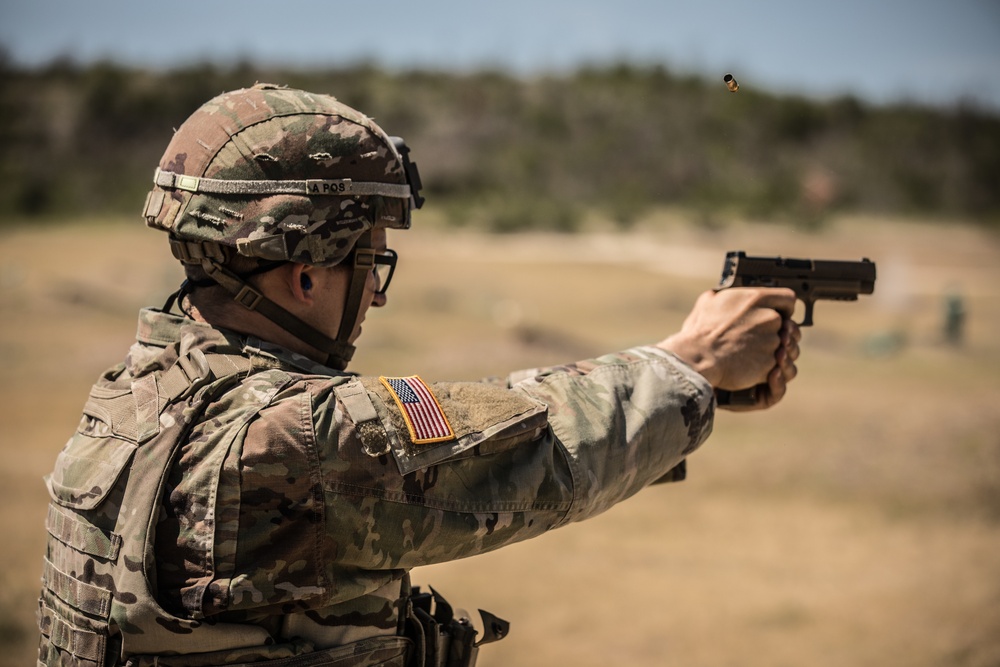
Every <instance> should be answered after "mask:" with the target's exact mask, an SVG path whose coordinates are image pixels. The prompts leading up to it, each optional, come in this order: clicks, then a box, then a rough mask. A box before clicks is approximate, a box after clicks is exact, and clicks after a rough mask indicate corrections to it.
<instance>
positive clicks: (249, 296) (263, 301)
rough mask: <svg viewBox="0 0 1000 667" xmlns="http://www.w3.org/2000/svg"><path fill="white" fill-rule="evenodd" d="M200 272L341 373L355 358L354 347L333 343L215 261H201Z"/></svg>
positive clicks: (345, 343) (342, 341)
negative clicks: (307, 346) (323, 355)
mask: <svg viewBox="0 0 1000 667" xmlns="http://www.w3.org/2000/svg"><path fill="white" fill-rule="evenodd" d="M201 268H202V270H204V271H205V273H206V274H208V276H209V277H210V278H211V279H212V280H214V281H215V282H217V283H218V284H219V285H221V286H222V287H223V289H225V290H226V291H227V292H229V293H230V294H232V295H233V300H234V301H235V302H236V303H238V304H240V305H241V306H243V307H244V308H246V309H247V310H252V311H253V312H255V313H260V314H261V315H263V316H264V317H266V318H267V319H269V320H271V321H272V322H274V323H275V324H277V325H278V326H279V327H281V328H282V329H284V330H285V331H287V332H288V333H290V334H292V335H293V336H295V337H296V338H298V339H299V340H301V341H302V342H304V343H307V344H308V345H310V346H312V347H314V348H316V349H317V350H319V351H320V352H325V353H326V355H327V356H326V360H325V361H324V363H325V364H326V365H327V366H329V367H330V368H336V369H337V370H339V371H342V370H344V369H346V368H347V364H348V362H349V361H350V360H351V357H353V356H354V346H353V345H351V344H350V343H348V342H347V341H346V340H340V339H339V337H338V340H334V339H332V338H330V337H329V336H327V335H326V334H324V333H322V332H320V331H319V330H317V329H316V328H314V327H313V326H311V325H309V324H306V323H305V322H304V321H302V320H300V319H299V318H298V317H296V316H295V315H293V314H292V313H290V312H288V311H287V310H285V309H284V308H282V307H281V306H279V305H278V304H276V303H275V302H274V301H271V300H270V299H268V298H267V297H266V296H264V295H263V294H261V293H260V292H259V291H257V290H256V289H254V288H253V287H252V286H251V285H250V284H249V283H247V282H246V281H245V280H243V278H240V277H239V276H237V275H236V274H235V273H232V272H231V271H229V270H228V269H226V268H224V267H223V266H222V265H220V264H218V263H217V262H215V261H214V260H212V259H208V258H204V259H202V260H201Z"/></svg>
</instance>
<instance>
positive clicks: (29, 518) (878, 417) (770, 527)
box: [0, 213, 1000, 667]
mask: <svg viewBox="0 0 1000 667" xmlns="http://www.w3.org/2000/svg"><path fill="white" fill-rule="evenodd" d="M423 220H424V218H418V221H417V225H418V227H419V226H421V223H422V222H423ZM424 226H425V227H427V228H426V229H422V230H415V231H413V232H411V233H405V234H396V235H395V236H393V237H391V239H390V243H391V244H392V245H393V246H394V247H396V248H397V249H398V250H399V252H400V256H401V259H400V266H399V270H398V272H397V277H396V279H395V283H394V285H393V289H392V290H391V291H390V296H389V302H390V303H389V307H388V308H385V309H383V310H380V311H376V312H374V313H372V314H370V315H369V317H368V320H367V322H366V325H365V327H366V330H367V331H366V333H365V335H364V336H363V337H362V339H361V343H362V345H361V350H360V351H359V355H358V358H357V361H356V364H355V368H354V369H355V370H357V371H360V372H363V373H378V374H387V375H389V374H411V373H420V374H421V375H423V376H424V377H425V378H426V379H444V378H448V379H474V378H477V377H482V376H486V375H499V374H504V373H506V372H507V371H509V370H513V369H515V368H522V367H529V366H537V365H543V364H551V363H558V362H563V361H570V360H573V359H576V358H582V357H586V356H589V355H592V354H596V353H599V352H604V351H610V350H612V349H618V348H622V347H626V346H629V345H633V344H638V343H644V342H652V341H655V340H658V339H659V338H662V337H664V336H666V335H667V334H668V333H670V332H671V331H673V330H674V329H675V328H676V327H677V326H679V324H680V322H681V321H682V319H683V317H684V315H685V314H686V311H687V308H688V307H689V306H690V304H691V303H692V302H693V300H694V298H695V296H696V295H697V294H698V292H700V291H701V290H703V289H707V288H709V287H711V286H712V285H714V283H715V281H716V280H717V278H718V272H719V269H720V268H721V265H722V258H723V255H724V253H725V251H726V250H730V249H744V250H747V251H748V252H750V253H752V254H783V255H786V256H813V257H820V258H830V259H860V258H861V257H862V256H867V257H870V258H872V259H873V260H875V261H876V262H877V263H878V269H879V282H878V285H877V287H876V294H875V295H873V296H872V297H867V298H863V299H862V300H861V301H859V302H858V303H856V304H841V303H821V304H819V305H818V306H817V311H816V323H817V326H816V327H814V328H813V329H810V330H808V331H806V335H805V340H804V343H803V357H802V359H801V362H800V364H799V367H800V371H801V372H800V377H799V379H797V380H796V381H795V383H794V384H793V385H792V386H791V389H790V392H789V395H788V396H787V397H786V399H785V401H784V402H783V403H782V404H781V405H779V406H778V407H777V408H775V409H774V410H771V411H769V412H766V413H761V414H752V415H737V414H732V413H722V414H720V416H719V418H718V420H717V423H716V433H715V435H714V436H713V438H712V439H710V441H709V442H708V443H707V444H706V445H705V446H704V447H703V449H702V450H700V451H699V452H697V453H696V454H695V455H694V456H693V457H692V459H691V461H690V462H689V479H688V480H687V481H686V482H684V483H683V484H679V485H666V486H660V487H655V488H652V489H647V490H646V491H644V492H642V493H640V494H639V495H638V496H636V497H635V498H632V499H631V500H629V501H628V502H626V503H623V504H622V505H619V506H618V507H616V508H614V509H612V510H611V511H609V512H607V513H606V514H604V515H602V516H601V517H598V518H596V519H594V520H592V521H590V522H586V523H582V524H578V525H574V526H570V527H568V528H565V529H563V530H560V531H556V532H554V533H552V534H550V535H548V536H545V537H543V538H541V539H538V540H535V541H533V542H530V543H525V544H521V545H516V546H514V547H511V548H508V549H506V550H502V551H500V552H498V553H495V554H491V555H489V556H484V557H480V558H474V559H470V560H468V561H463V562H458V563H452V564H448V565H443V566H436V567H433V568H427V569H425V570H423V571H418V572H417V573H416V579H417V581H418V583H432V584H433V585H434V586H435V588H437V589H438V590H440V591H442V592H444V593H445V594H446V595H448V597H449V598H450V599H452V601H453V602H454V603H456V604H458V606H461V607H466V608H470V609H472V608H474V607H476V606H480V607H483V608H485V609H489V610H491V611H493V612H495V613H497V614H499V615H501V616H504V617H506V618H508V619H510V620H511V621H512V623H513V627H512V633H511V635H510V637H509V638H508V639H506V640H504V641H503V642H501V643H500V644H497V645H495V646H493V647H488V648H487V649H484V650H483V656H482V659H481V663H480V664H482V665H485V666H486V667H489V666H490V665H525V666H529V665H532V666H534V665H538V666H541V665H578V666H581V667H589V666H595V667H596V666H598V665H600V666H605V665H620V664H628V665H688V666H699V667H723V666H729V665H740V666H747V667H754V666H761V667H763V666H768V667H773V666H783V665H788V666H799V665H810V666H816V667H824V666H838V667H839V666H844V665H850V666H852V667H853V666H859V667H863V666H879V667H886V666H896V665H898V666H904V665H905V666H906V667H921V666H928V667H929V666H940V665H955V666H968V667H973V666H975V667H986V666H996V665H1000V336H998V335H997V331H998V330H1000V239H998V238H997V236H996V235H991V234H989V233H987V232H985V231H983V230H982V229H978V228H975V227H969V226H963V225H959V224H957V223H955V224H948V223H944V222H941V223H938V224H934V225H932V224H928V223H920V222H912V221H911V222H904V221H886V220H876V219H861V218H857V219H843V220H837V221H835V222H833V223H831V225H829V227H828V228H826V229H825V230H824V231H822V232H819V233H812V234H805V233H797V232H794V231H792V230H790V229H788V228H784V227H780V228H779V227H768V226H764V225H743V224H736V223H733V224H731V225H728V226H726V227H725V228H723V229H720V230H715V231H711V230H707V229H700V228H695V227H691V226H689V225H685V224H683V223H682V222H680V221H679V220H676V219H674V217H673V216H672V214H669V213H663V214H662V215H661V216H658V217H657V218H656V219H653V220H650V221H648V223H646V224H643V225H641V226H640V227H639V228H637V229H635V230H633V231H631V232H629V233H627V234H612V233H611V232H608V231H600V229H599V228H598V229H596V230H595V231H592V232H590V233H586V234H580V235H575V236H549V235H517V236H502V237H495V236H493V237H487V236H481V235H477V234H475V233H472V232H458V233H456V232H446V231H445V230H443V229H442V228H441V227H440V226H438V225H435V224H427V225H424ZM598 227H599V226H598ZM178 276H179V269H178V268H177V267H176V266H175V265H174V263H173V261H172V260H171V259H170V258H169V252H168V251H167V248H166V242H165V238H164V237H163V236H162V235H160V234H158V233H155V232H152V231H148V230H145V229H143V228H142V225H141V224H138V223H136V224H127V223H121V222H115V223H100V224H99V223H85V222H79V223H75V224H72V225H66V226H51V225H47V226H42V227H31V226H21V227H17V228H13V229H7V230H5V231H3V232H2V233H0V422H2V429H0V455H2V460H3V464H2V466H0V526H2V535H3V540H2V547H0V553H2V554H3V563H4V567H3V568H2V569H0V644H2V645H3V646H4V647H5V649H6V650H4V651H2V652H0V665H23V664H31V662H32V660H33V658H32V654H33V650H34V649H33V647H34V644H35V642H36V635H35V631H34V597H35V594H36V588H37V582H38V577H39V575H40V571H41V567H40V566H41V553H42V548H43V533H44V528H43V518H44V511H45V502H46V495H45V491H44V487H43V485H42V481H41V477H42V475H44V474H45V473H46V472H47V471H48V470H49V467H50V466H51V464H52V462H53V460H54V458H55V456H56V453H57V452H58V451H59V449H60V447H61V446H62V444H63V442H64V441H65V440H66V438H67V437H68V436H69V434H70V433H71V431H72V429H73V428H74V427H75V425H76V422H77V419H78V414H79V412H78V411H79V409H80V407H81V404H82V400H83V398H84V396H85V392H86V390H87V388H88V386H89V384H90V383H91V382H92V381H93V380H94V378H96V376H97V375H98V373H99V372H100V371H101V370H102V369H103V368H104V367H106V366H108V365H110V364H112V363H115V362H117V361H118V360H119V359H120V358H121V357H122V355H123V354H124V352H125V350H126V348H127V346H128V345H129V344H130V342H131V339H132V334H133V332H134V322H135V313H136V311H137V309H138V308H139V307H140V306H142V305H146V304H156V305H158V304H159V303H162V301H163V299H164V298H165V297H166V295H167V294H168V293H169V292H170V291H172V289H173V288H174V286H175V285H176V283H178V282H179V277H178ZM953 290H958V291H960V293H961V294H962V295H963V298H964V302H965V305H966V308H967V312H968V319H967V328H966V336H965V341H964V343H963V344H962V345H961V346H952V345H947V344H945V343H944V341H943V337H942V334H941V323H942V313H943V300H944V296H945V294H947V293H949V292H950V291H953Z"/></svg>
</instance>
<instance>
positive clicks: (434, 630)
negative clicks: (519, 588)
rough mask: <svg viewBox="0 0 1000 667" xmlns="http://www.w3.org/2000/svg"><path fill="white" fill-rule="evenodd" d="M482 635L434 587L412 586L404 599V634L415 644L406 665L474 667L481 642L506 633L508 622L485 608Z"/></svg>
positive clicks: (501, 637) (489, 641)
mask: <svg viewBox="0 0 1000 667" xmlns="http://www.w3.org/2000/svg"><path fill="white" fill-rule="evenodd" d="M479 615H480V617H481V619H482V621H483V637H482V639H480V640H479V641H476V635H477V634H478V631H477V630H476V628H475V627H474V626H473V624H472V619H470V618H469V616H468V614H467V613H466V612H465V611H463V610H461V609H457V610H456V609H453V608H452V606H451V605H450V604H448V602H447V600H445V599H444V597H442V596H441V594H440V593H438V592H437V591H435V590H434V589H433V588H431V589H430V592H423V591H421V590H420V587H419V586H415V587H413V589H412V591H411V592H410V595H409V598H407V601H406V618H405V626H406V627H405V630H404V632H405V635H406V636H407V637H409V638H410V640H412V641H413V643H414V648H415V651H414V655H413V657H412V659H411V661H410V664H409V665H408V666H407V667H474V665H475V664H476V658H477V656H478V654H479V647H480V646H482V645H483V644H489V643H491V642H495V641H499V640H501V639H503V638H504V637H506V636H507V633H508V632H509V631H510V623H508V622H507V621H505V620H503V619H502V618H498V617H497V616H494V615H493V614H491V613H489V612H488V611H483V610H482V609H480V610H479Z"/></svg>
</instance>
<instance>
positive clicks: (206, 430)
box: [40, 309, 714, 665]
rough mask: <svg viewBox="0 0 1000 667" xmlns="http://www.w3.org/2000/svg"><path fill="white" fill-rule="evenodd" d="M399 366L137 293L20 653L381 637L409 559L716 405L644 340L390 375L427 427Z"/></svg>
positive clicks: (112, 655) (489, 541) (57, 523)
mask: <svg viewBox="0 0 1000 667" xmlns="http://www.w3.org/2000/svg"><path fill="white" fill-rule="evenodd" d="M399 382H400V379H394V380H389V379H385V378H369V377H358V376H355V375H352V374H348V373H339V372H336V371H332V370H331V369H329V368H326V367H323V366H320V365H318V364H316V363H314V362H312V361H310V360H308V359H306V358H304V357H302V356H299V355H296V354H294V353H291V352H289V351H288V350H285V349H283V348H278V347H276V346H273V345H269V344H267V343H264V342H262V341H260V340H257V339H254V338H252V337H245V336H240V335H236V334H233V333H231V332H225V331H222V330H219V329H215V328H212V327H211V326H208V325H205V324H200V323H196V322H193V321H191V320H189V319H185V318H181V317H177V316H174V315H169V314H165V313H162V312H159V311H156V310H151V309H150V310H144V311H143V312H142V313H141V316H140V322H139V334H138V340H137V342H136V344H135V345H133V347H132V349H131V351H130V353H129V356H128V358H127V359H126V362H125V363H124V364H121V365H119V366H116V367H114V368H112V369H110V370H109V371H107V372H106V373H105V374H104V375H103V376H102V377H101V379H100V380H99V381H98V383H97V384H96V385H95V387H94V388H93V389H92V391H91V395H90V399H89V400H88V402H87V406H86V408H85V410H84V416H83V419H82V421H81V425H80V427H79V429H78V432H77V434H76V435H74V437H73V438H71V439H70V440H69V442H67V444H66V446H65V448H64V449H63V452H62V453H61V454H60V456H59V459H58V460H57V463H56V467H55V470H54V471H53V473H52V474H51V475H50V476H49V477H48V478H47V481H48V485H49V490H50V493H51V496H52V502H51V504H50V509H49V516H48V520H47V527H48V532H49V546H48V550H47V558H46V561H45V576H44V581H45V585H44V587H43V591H42V598H41V601H40V625H41V628H42V634H43V638H42V652H41V663H43V664H81V665H105V664H107V665H112V664H117V661H119V660H122V659H123V658H124V659H128V658H130V657H131V658H132V659H133V663H134V664H153V660H154V659H153V658H152V657H149V658H148V659H147V658H142V657H141V656H155V655H161V656H162V655H171V654H175V653H181V654H199V655H198V657H195V656H192V655H186V656H184V657H183V659H181V658H177V659H170V660H166V661H164V660H162V659H161V661H160V662H157V663H156V664H163V665H207V664H221V663H223V662H225V663H232V662H240V661H246V662H250V661H253V660H259V659H265V658H278V657H282V656H289V655H296V654H301V653H308V652H310V651H315V650H319V649H324V648H327V647H332V646H342V645H346V644H350V643H352V642H358V641H359V640H364V639H365V638H371V637H376V636H382V637H392V636H394V635H396V634H397V632H398V630H399V625H398V619H399V616H400V583H401V581H402V580H403V579H404V575H405V574H406V573H407V572H408V571H409V570H410V569H411V568H414V567H417V566H421V565H427V564H431V563H439V562H443V561H449V560H453V559H457V558H464V557H467V556H472V555H475V554H478V553H483V552H487V551H491V550H493V549H497V548H499V547H502V546H504V545H507V544H511V543H513V542H518V541H520V540H525V539H529V538H531V537H535V536H537V535H540V534H542V533H544V532H545V531H547V530H551V529H552V528H556V527H558V526H562V525H565V524H567V523H569V522H572V521H578V520H581V519H585V518H588V517H591V516H594V515H596V514H598V513H600V512H602V511H604V510H606V509H608V508H609V507H611V506H612V505H614V504H615V503H618V502H619V501H621V500H623V499H625V498H627V497H629V496H631V495H632V494H634V493H636V492H637V491H639V490H640V489H642V488H643V487H644V486H647V485H649V484H650V483H653V482H654V481H656V480H658V479H660V478H663V477H664V476H665V475H667V474H668V473H669V472H670V471H671V470H672V469H674V468H675V466H677V465H678V464H679V463H680V462H682V461H683V459H684V457H685V456H687V455H688V454H689V453H690V452H691V451H693V450H694V449H695V448H696V447H698V446H699V445H700V444H701V443H702V442H703V441H704V440H705V438H706V437H707V436H708V434H709V432H710V431H711V424H712V415H713V409H714V403H713V397H712V390H711V387H710V386H709V385H708V384H707V383H706V381H705V380H704V378H702V377H701V376H700V375H698V374H697V373H695V372H694V371H692V370H691V369H690V368H689V367H687V366H686V365H685V364H683V363H681V362H680V361H678V360H677V359H676V358H675V357H673V356H672V355H670V354H668V353H666V352H663V351H661V350H659V349H657V348H652V347H641V348H635V349H632V350H628V351H625V352H621V353H617V354H611V355H607V356H604V357H600V358H598V359H594V360H590V361H586V362H579V363H576V364H572V365H568V366H561V367H554V368H548V369H536V370H532V371H522V372H520V373H517V374H514V375H512V376H510V377H509V378H508V379H507V381H506V383H504V382H464V383H463V382H433V383H427V384H426V385H424V384H423V383H420V382H419V381H418V382H417V384H416V385H413V384H411V385H409V386H410V387H411V388H416V389H417V390H419V389H420V388H421V387H423V388H424V389H426V390H427V392H429V394H432V395H433V396H432V398H431V399H429V400H425V401H424V403H423V404H422V407H425V408H428V409H430V410H431V411H432V412H435V413H436V414H437V416H438V417H439V418H441V422H442V424H441V428H443V429H445V430H444V433H434V432H430V431H428V430H427V427H426V425H424V426H421V423H420V422H419V419H420V415H418V414H414V413H412V412H411V413H408V412H407V410H408V407H407V406H408V405H409V406H410V407H411V408H412V401H411V403H409V404H408V403H407V401H406V395H405V394H406V387H402V386H401V385H400V384H399ZM394 383H395V384H394ZM418 406H420V404H419V402H418ZM435 406H436V410H435ZM442 416H443V418H442ZM70 655H73V656H75V659H76V662H73V661H72V659H70V658H69V656H70ZM60 656H62V657H60ZM105 656H108V657H107V658H105ZM119 656H120V657H119ZM60 660H62V662H60ZM130 664H132V663H130ZM310 664H311V663H310ZM323 664H328V663H323ZM330 664H332V663H330ZM338 664H339V663H338ZM393 664H395V663H393Z"/></svg>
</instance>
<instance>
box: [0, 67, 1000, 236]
mask: <svg viewBox="0 0 1000 667" xmlns="http://www.w3.org/2000/svg"><path fill="white" fill-rule="evenodd" d="M257 81H268V82H272V83H279V84H286V85H289V86H292V87H298V88H303V89H306V90H311V91H316V92H324V93H329V94H332V95H334V96H336V97H338V98H339V99H340V100H342V101H343V102H345V103H346V104H349V105H351V106H353V107H356V108H358V109H360V110H362V111H363V112H365V113H366V114H368V115H370V116H372V117H374V118H375V119H376V120H377V121H378V122H379V123H380V124H381V125H382V126H383V127H384V128H385V129H386V130H387V131H388V132H389V133H390V134H396V135H400V136H403V137H405V138H406V140H407V143H408V144H409V145H410V147H411V148H412V149H413V153H412V155H413V157H414V159H415V161H416V162H417V163H418V164H419V166H420V170H421V174H422V176H423V181H424V184H425V186H426V187H425V193H426V195H427V197H428V200H429V202H433V203H434V205H436V206H441V207H442V210H444V211H445V212H446V217H447V219H448V220H450V221H452V222H453V223H455V224H470V225H481V226H485V227H488V228H490V229H494V230H499V231H511V230H517V229H525V228H547V229H561V230H572V229H574V228H575V227H576V226H577V225H578V224H579V222H580V220H581V219H582V216H583V215H584V214H585V213H586V212H589V211H595V210H596V211H600V212H601V213H603V214H605V215H606V216H608V217H609V218H610V219H612V220H614V221H616V222H617V223H618V224H620V225H622V226H628V225H630V224H632V223H634V222H635V221H637V220H639V219H641V218H642V216H643V214H644V213H646V212H647V211H649V210H652V209H653V208H655V207H658V206H663V205H668V206H681V207H687V208H689V209H690V210H692V211H694V212H696V213H697V214H698V215H699V216H702V217H703V218H704V219H705V220H707V221H711V220H713V219H720V218H722V217H725V216H728V215H738V216H743V217H749V218H751V219H769V220H783V221H788V222H789V223H792V224H797V225H806V226H810V225H820V224H822V222H823V221H824V220H825V219H826V218H827V217H828V216H829V215H830V214H831V213H833V212H837V211H861V212H871V213H885V214H901V215H919V216H935V217H936V216H957V217H962V218H969V219H976V220H980V221H983V222H985V223H987V224H991V225H998V224H1000V187H998V185H1000V115H998V114H997V113H996V112H993V111H989V110H986V109H982V108H978V107H976V106H975V105H972V104H956V105H955V106H954V107H951V108H931V107H925V106H920V105H916V104H895V105H881V106H878V105H872V104H868V103H866V102H864V101H862V100H859V99H857V98H854V97H839V98H835V99H825V100H817V99H808V98H805V97H801V96H795V95H785V94H773V93H769V92H767V91H759V90H753V89H752V88H751V87H749V86H746V85H744V86H743V87H742V88H741V90H740V91H739V92H738V93H730V92H729V91H728V90H727V89H726V87H725V85H724V84H723V83H722V77H721V76H720V77H719V80H718V81H715V80H706V79H704V78H701V77H697V76H693V75H687V74H678V73H675V72H672V71H670V70H669V69H667V68H666V67H663V66H656V65H649V66H646V65H634V64H628V63H617V64H609V65H606V66H588V67H581V68H579V69H577V70H575V71H572V72H568V73H562V74H548V75H538V76H533V77H519V76H515V75H513V74H509V73H505V72H502V71H492V70H480V71H476V72H468V73H456V72H445V71H428V70H413V71H388V70H385V69H382V68H380V67H377V66H374V65H356V66H352V67H349V68H340V69H308V70H307V69H280V68H268V67H261V66H255V65H252V64H249V63H241V64H235V65H227V66H221V65H214V64H209V63H204V64H199V65H192V66H185V67H179V68H176V69H171V70H166V71H150V70H144V69H136V68H131V67H127V66H123V65H119V64H114V63H110V62H105V63H97V64H92V65H87V66H81V65H77V64H74V63H73V62H71V61H68V60H59V61H55V62H52V63H50V64H49V65H47V66H45V67H40V68H33V69H27V68H22V67H17V66H14V65H13V64H11V63H10V62H9V60H8V59H6V58H2V57H0V147H2V152H0V210H2V211H3V214H2V215H0V222H2V221H3V220H8V221H9V220H12V219H23V218H25V217H41V218H46V219H58V218H62V217H66V216H74V215H81V214H84V215H90V216H93V215H102V214H108V215H111V214H115V215H117V214H120V213H136V214H137V212H138V210H139V209H140V207H141V205H142V201H143V198H144V196H145V192H146V191H147V190H148V189H149V187H150V182H151V178H152V173H153V168H154V167H155V166H156V164H157V162H158V161H159V157H160V155H161V153H162V151H163V149H164V148H165V147H166V145H167V143H168V142H169V140H170V136H171V133H172V131H173V128H176V127H178V126H179V125H180V124H181V123H182V122H183V121H184V119H185V118H186V117H187V116H188V115H190V113H191V112H192V111H194V110H195V109H196V108H197V107H198V106H199V105H201V104H202V103H203V102H205V101H206V100H208V99H209V98H211V97H212V96H214V95H216V94H218V93H220V92H222V91H225V90H231V89H235V88H239V87H245V86H249V85H252V84H253V83H254V82H257Z"/></svg>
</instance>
